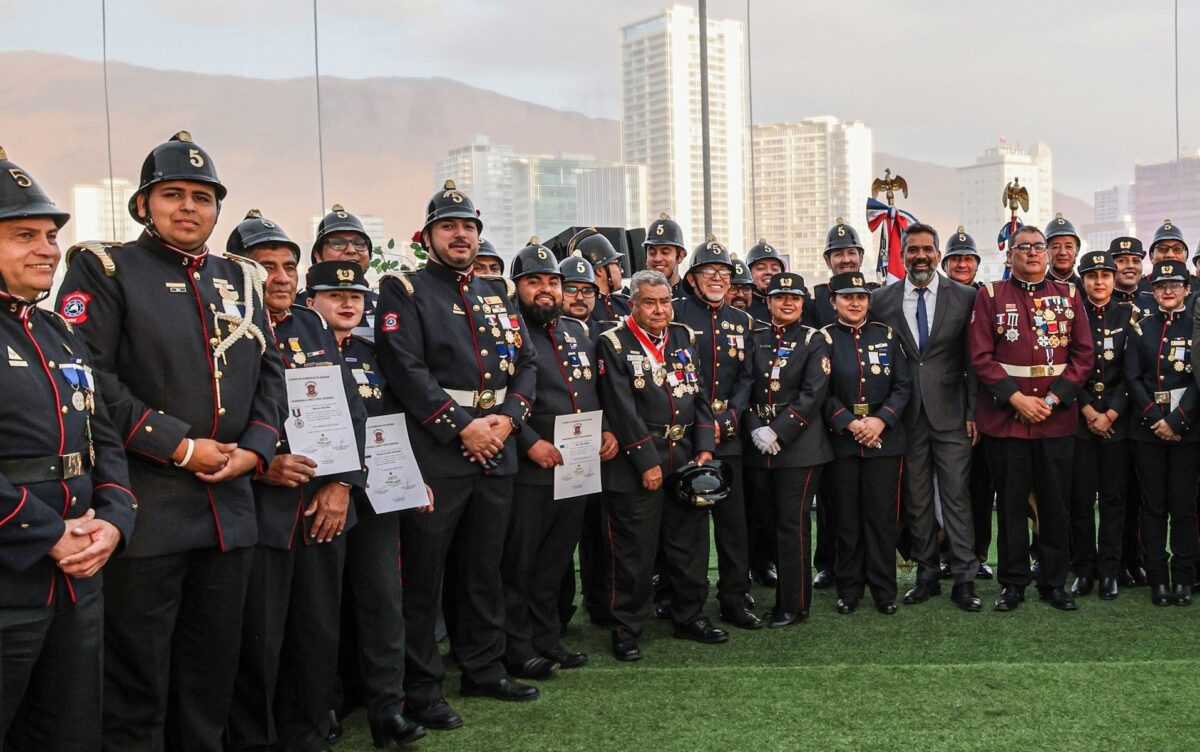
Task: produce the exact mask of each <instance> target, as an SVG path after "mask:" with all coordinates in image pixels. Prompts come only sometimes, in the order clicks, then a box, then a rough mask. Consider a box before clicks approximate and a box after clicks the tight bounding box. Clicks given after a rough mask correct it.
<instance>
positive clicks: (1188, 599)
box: [1172, 585, 1192, 606]
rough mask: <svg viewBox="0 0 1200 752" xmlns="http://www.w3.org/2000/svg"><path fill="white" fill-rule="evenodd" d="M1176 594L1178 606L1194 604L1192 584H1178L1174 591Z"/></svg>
mask: <svg viewBox="0 0 1200 752" xmlns="http://www.w3.org/2000/svg"><path fill="white" fill-rule="evenodd" d="M1172 592H1173V595H1174V596H1175V605H1176V606H1190V605H1192V586H1191V585H1176V586H1175V590H1174V591H1172Z"/></svg>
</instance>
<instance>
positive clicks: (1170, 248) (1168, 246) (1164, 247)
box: [1154, 243, 1187, 253]
mask: <svg viewBox="0 0 1200 752" xmlns="http://www.w3.org/2000/svg"><path fill="white" fill-rule="evenodd" d="M1154 250H1155V251H1158V252H1159V253H1187V247H1186V246H1184V245H1183V244H1182V243H1159V244H1158V245H1156V246H1154Z"/></svg>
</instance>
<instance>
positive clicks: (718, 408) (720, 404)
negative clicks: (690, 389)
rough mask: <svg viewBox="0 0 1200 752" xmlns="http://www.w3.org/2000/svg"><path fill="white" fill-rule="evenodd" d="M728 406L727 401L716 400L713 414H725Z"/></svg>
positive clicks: (713, 404)
mask: <svg viewBox="0 0 1200 752" xmlns="http://www.w3.org/2000/svg"><path fill="white" fill-rule="evenodd" d="M727 405H728V403H726V402H725V400H722V399H715V400H713V401H712V409H713V412H714V413H723V412H725V408H726V407H727Z"/></svg>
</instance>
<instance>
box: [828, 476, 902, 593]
mask: <svg viewBox="0 0 1200 752" xmlns="http://www.w3.org/2000/svg"><path fill="white" fill-rule="evenodd" d="M900 464H901V458H900V457H898V456H897V457H870V458H864V457H846V458H842V459H836V460H834V461H833V462H831V463H829V469H828V474H829V490H830V493H831V494H832V496H833V498H834V499H836V500H837V501H836V504H837V512H836V517H837V531H838V542H837V551H838V556H837V564H836V565H835V566H834V570H833V571H834V574H835V575H836V576H837V586H838V597H840V598H843V599H846V600H850V601H854V602H858V601H859V600H861V599H862V596H863V591H864V588H870V590H871V596H872V597H873V598H874V599H875V602H876V603H888V602H892V601H895V600H896V539H897V538H898V536H899V533H898V528H897V522H898V516H899V495H900Z"/></svg>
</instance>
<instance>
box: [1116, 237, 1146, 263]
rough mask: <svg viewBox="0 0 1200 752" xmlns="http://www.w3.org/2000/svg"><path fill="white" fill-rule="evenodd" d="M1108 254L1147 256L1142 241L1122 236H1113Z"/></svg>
mask: <svg viewBox="0 0 1200 752" xmlns="http://www.w3.org/2000/svg"><path fill="white" fill-rule="evenodd" d="M1108 255H1110V256H1112V257H1113V258H1116V257H1117V256H1137V257H1138V258H1146V251H1145V250H1144V249H1143V248H1142V241H1140V240H1138V239H1137V238H1133V237H1129V236H1127V235H1126V236H1122V237H1119V238H1113V240H1112V242H1111V243H1109V244H1108Z"/></svg>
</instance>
